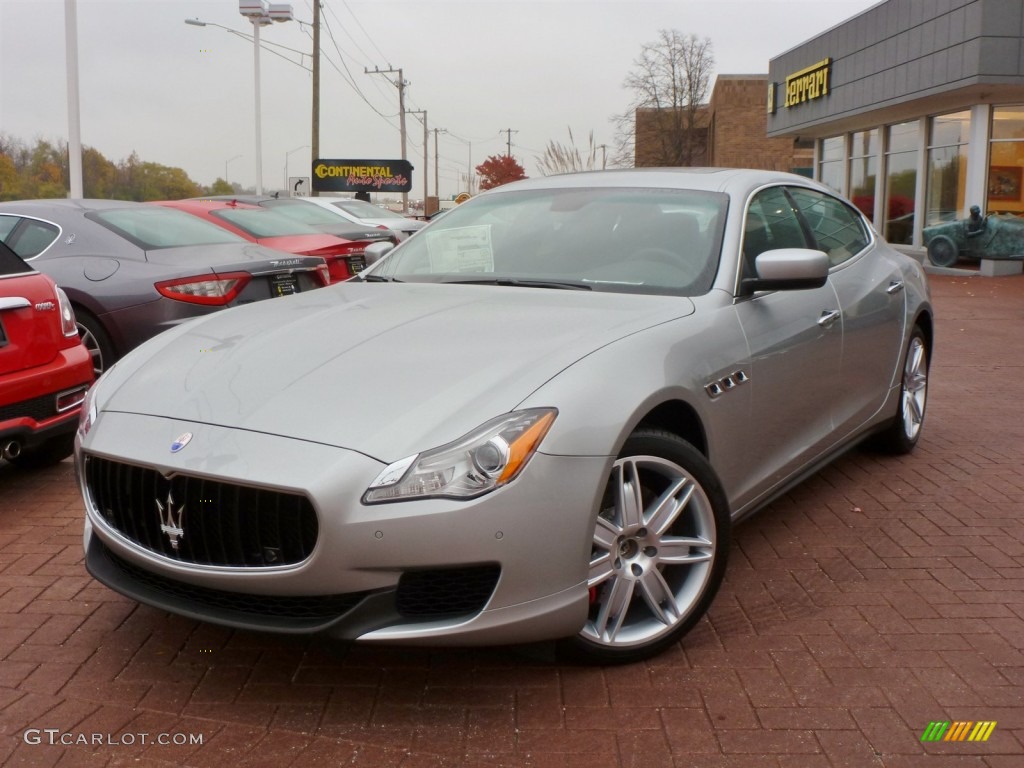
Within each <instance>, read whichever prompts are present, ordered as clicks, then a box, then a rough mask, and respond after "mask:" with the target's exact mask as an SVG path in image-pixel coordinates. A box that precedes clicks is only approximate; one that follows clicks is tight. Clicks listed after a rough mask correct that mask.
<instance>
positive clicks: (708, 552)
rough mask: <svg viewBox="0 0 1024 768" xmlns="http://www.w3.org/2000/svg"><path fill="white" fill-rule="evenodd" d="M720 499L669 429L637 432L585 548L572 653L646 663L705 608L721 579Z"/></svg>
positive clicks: (704, 468)
mask: <svg viewBox="0 0 1024 768" xmlns="http://www.w3.org/2000/svg"><path fill="white" fill-rule="evenodd" d="M729 525H730V522H729V513H728V503H727V502H726V499H725V494H724V492H723V491H722V488H721V484H720V483H719V481H718V479H717V477H716V476H715V473H714V470H713V469H712V468H711V465H710V464H708V462H707V460H706V459H705V458H704V456H703V455H702V454H701V453H700V452H699V451H697V450H696V449H695V448H694V447H693V446H692V445H690V444H689V443H687V442H686V441H684V440H682V439H681V438H679V437H677V436H676V435H673V434H671V433H668V432H662V431H659V430H640V431H638V432H636V433H634V434H633V435H632V436H631V437H630V438H629V439H628V440H627V441H626V444H625V446H624V447H623V450H622V453H621V455H620V456H619V458H618V459H617V460H616V461H615V464H614V465H613V467H612V472H611V477H610V478H609V479H608V485H607V487H606V489H605V493H604V499H603V501H602V504H601V510H600V513H599V514H598V517H597V522H596V525H595V528H594V537H593V542H592V544H591V556H590V573H589V577H588V586H589V588H590V611H589V614H588V616H587V621H586V624H585V625H584V627H583V629H582V630H581V631H580V633H579V634H578V635H577V636H576V637H575V638H572V639H571V640H570V641H569V645H570V648H571V651H572V652H573V653H574V654H575V655H577V656H582V657H583V658H585V659H586V660H589V661H595V662H599V663H620V662H631V661H638V660H640V659H644V658H648V657H650V656H653V655H655V654H656V653H658V652H660V651H661V650H663V649H664V648H666V647H668V646H669V645H671V644H672V643H674V642H676V641H677V640H678V639H679V638H680V637H681V636H682V635H683V634H684V633H685V632H686V631H687V630H688V629H689V628H690V627H692V626H693V625H694V624H695V623H696V622H697V621H698V619H700V617H701V616H702V615H703V614H704V612H705V611H706V610H707V608H708V606H709V605H710V604H711V601H712V599H713V598H714V596H715V593H716V592H717V591H718V587H719V585H720V584H721V582H722V578H723V576H724V573H725V564H726V556H727V554H728V549H729Z"/></svg>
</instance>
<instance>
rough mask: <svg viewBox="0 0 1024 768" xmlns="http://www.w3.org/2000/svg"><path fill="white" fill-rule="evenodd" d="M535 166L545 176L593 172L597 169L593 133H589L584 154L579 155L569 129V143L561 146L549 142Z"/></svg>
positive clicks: (554, 142) (559, 143)
mask: <svg viewBox="0 0 1024 768" xmlns="http://www.w3.org/2000/svg"><path fill="white" fill-rule="evenodd" d="M537 166H538V167H539V168H540V172H541V173H542V174H544V175H545V176H554V175H556V174H559V173H575V172H577V171H592V170H594V168H596V167H597V147H596V146H595V145H594V132H593V131H591V132H590V136H589V139H588V146H587V149H586V151H585V153H584V154H580V150H579V148H578V147H577V146H576V139H575V138H574V137H573V135H572V128H569V143H568V144H567V145H566V144H562V143H561V142H558V141H555V140H554V139H552V140H551V141H549V142H548V146H547V149H545V150H544V156H543V157H538V158H537Z"/></svg>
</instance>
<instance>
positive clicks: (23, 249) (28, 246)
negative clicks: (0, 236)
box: [5, 219, 60, 259]
mask: <svg viewBox="0 0 1024 768" xmlns="http://www.w3.org/2000/svg"><path fill="white" fill-rule="evenodd" d="M59 234H60V230H59V229H58V228H57V227H56V226H55V225H53V224H50V223H49V222H48V221H38V220H36V219H22V220H21V224H20V226H18V227H17V229H15V230H14V231H13V232H12V233H11V234H10V235H9V236H8V237H7V239H6V240H5V242H6V243H7V245H8V246H9V247H10V249H11V250H12V251H14V252H15V253H16V254H18V255H19V256H21V258H23V259H31V258H32V257H33V256H38V255H39V254H40V253H42V252H43V251H45V250H46V249H47V248H48V247H49V245H50V243H52V242H53V241H54V240H56V239H57V235H59Z"/></svg>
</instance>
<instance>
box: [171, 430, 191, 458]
mask: <svg viewBox="0 0 1024 768" xmlns="http://www.w3.org/2000/svg"><path fill="white" fill-rule="evenodd" d="M191 439H192V433H191V432H183V433H182V434H180V435H178V437H177V439H176V440H175V441H174V442H173V443H171V453H177V452H178V451H180V450H181V449H182V448H184V447H185V446H186V445H188V444H189V441H190V440H191Z"/></svg>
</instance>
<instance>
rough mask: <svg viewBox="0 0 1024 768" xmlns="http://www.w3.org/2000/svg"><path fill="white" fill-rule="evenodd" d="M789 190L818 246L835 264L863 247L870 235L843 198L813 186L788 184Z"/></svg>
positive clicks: (858, 215) (833, 264)
mask: <svg viewBox="0 0 1024 768" xmlns="http://www.w3.org/2000/svg"><path fill="white" fill-rule="evenodd" d="M789 193H790V194H791V195H792V196H793V201H794V202H795V203H796V206H797V208H798V209H799V210H800V215H801V216H803V217H804V220H805V221H806V222H807V224H808V226H810V228H811V232H813V233H814V239H815V241H816V244H817V247H818V248H819V249H820V250H822V251H824V252H825V253H827V254H828V260H829V263H830V264H831V265H832V266H833V267H835V266H837V265H839V264H842V263H843V262H844V261H846V260H847V259H851V258H853V257H854V256H856V255H857V254H858V253H860V252H861V251H863V250H864V249H865V248H866V247H867V246H868V243H870V242H871V238H870V236H869V235H868V231H867V228H866V227H865V226H864V222H863V221H862V220H861V217H860V214H858V213H857V212H856V211H854V210H853V209H851V208H850V207H849V206H848V205H847V204H846V203H844V202H843V201H842V200H837V199H836V198H834V197H831V196H830V195H826V194H823V193H821V192H817V191H815V190H813V189H802V188H800V187H791V188H790V189H789Z"/></svg>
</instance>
